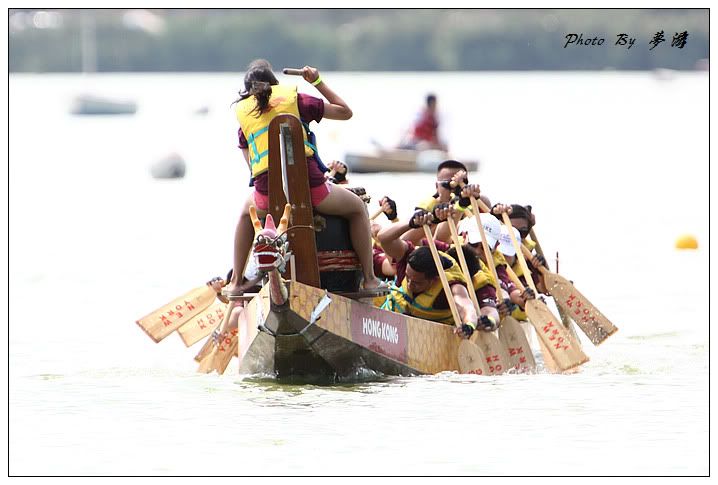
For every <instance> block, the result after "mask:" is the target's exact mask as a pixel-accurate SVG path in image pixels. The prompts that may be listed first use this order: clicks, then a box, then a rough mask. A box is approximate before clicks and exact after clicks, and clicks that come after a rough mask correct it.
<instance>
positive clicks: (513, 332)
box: [469, 195, 536, 372]
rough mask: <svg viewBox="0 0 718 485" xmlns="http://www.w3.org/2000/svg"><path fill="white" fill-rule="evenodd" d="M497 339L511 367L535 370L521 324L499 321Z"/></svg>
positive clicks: (492, 267)
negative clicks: (503, 347)
mask: <svg viewBox="0 0 718 485" xmlns="http://www.w3.org/2000/svg"><path fill="white" fill-rule="evenodd" d="M469 200H470V201H471V209H472V211H473V213H474V217H475V218H476V225H477V226H478V227H479V234H480V235H481V246H482V248H483V250H484V256H485V257H486V263H487V266H488V267H489V269H490V270H491V276H492V277H493V279H494V282H495V283H496V296H497V297H498V298H500V299H503V293H502V288H501V281H500V280H499V276H498V275H497V274H496V264H494V256H493V254H492V252H491V248H489V243H488V240H487V239H486V233H485V231H484V225H483V224H482V223H481V217H480V216H479V214H480V213H481V211H480V210H479V205H478V202H477V200H476V198H475V197H474V196H473V195H472V196H470V197H469ZM499 338H500V339H502V340H503V343H504V345H505V346H506V348H507V351H508V354H509V355H508V360H509V361H510V362H511V367H512V368H514V369H517V370H518V371H520V372H525V371H531V370H534V369H535V368H536V360H535V359H534V356H533V352H532V351H531V345H529V342H528V340H527V339H526V334H525V333H524V330H523V328H521V324H519V322H517V321H516V319H515V318H514V317H512V316H511V315H507V316H505V317H504V318H502V319H501V323H500V325H499Z"/></svg>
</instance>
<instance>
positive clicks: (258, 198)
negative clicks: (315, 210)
mask: <svg viewBox="0 0 718 485" xmlns="http://www.w3.org/2000/svg"><path fill="white" fill-rule="evenodd" d="M309 192H310V193H311V195H312V207H316V206H318V205H319V204H321V203H322V201H323V200H324V199H326V198H327V196H328V195H329V192H331V187H330V185H329V183H326V182H325V183H323V184H322V185H317V186H316V187H311V188H310V189H309ZM254 204H255V205H256V206H257V209H259V210H263V211H266V210H267V209H269V195H264V194H260V193H259V192H257V191H256V190H255V191H254Z"/></svg>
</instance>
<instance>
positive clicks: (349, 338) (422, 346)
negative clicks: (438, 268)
mask: <svg viewBox="0 0 718 485" xmlns="http://www.w3.org/2000/svg"><path fill="white" fill-rule="evenodd" d="M301 130H302V125H301V123H300V121H299V119H297V118H296V117H294V116H291V115H281V116H278V117H276V118H275V119H274V120H273V121H272V122H271V124H270V126H269V137H270V141H269V154H268V156H269V210H268V214H267V215H266V216H265V218H264V221H263V222H262V221H260V220H259V219H255V220H254V224H255V234H256V241H255V244H254V247H253V252H254V257H256V259H257V265H258V269H259V270H260V271H261V273H262V274H264V283H263V286H262V287H261V290H260V291H259V292H258V293H257V294H256V296H254V297H253V298H252V299H251V300H246V299H245V301H244V309H243V311H242V312H241V316H240V318H239V325H238V329H237V335H236V339H237V342H236V343H235V344H234V345H231V344H230V345H228V346H227V350H228V351H233V350H234V349H236V355H237V356H238V357H239V370H240V373H242V374H256V373H268V374H273V375H275V376H276V377H277V378H279V379H284V380H301V381H314V380H329V381H345V380H356V379H362V378H363V377H372V376H376V375H387V376H409V375H418V374H436V373H439V372H443V371H459V369H460V362H459V361H460V348H461V347H462V345H463V344H464V343H465V342H466V341H465V340H464V341H463V342H462V339H461V338H460V337H458V336H457V335H455V334H454V327H453V326H452V325H446V324H441V323H436V322H432V321H427V320H423V319H419V318H414V317H412V316H408V315H403V314H399V313H395V312H391V311H387V310H383V309H381V308H378V307H377V306H375V305H374V304H373V300H374V299H375V298H377V297H381V296H382V295H383V294H385V293H386V292H387V291H388V289H381V290H363V289H361V288H360V282H361V266H360V264H359V260H358V258H357V256H356V254H355V253H354V251H353V249H352V247H351V243H350V240H349V227H348V222H347V221H346V220H344V219H343V218H340V217H336V216H328V215H325V214H320V213H318V212H315V211H314V210H313V208H312V205H311V199H310V192H309V185H308V182H307V180H308V179H307V174H306V159H305V155H304V149H303V139H302V132H301ZM260 219H261V218H260ZM274 221H280V223H279V226H278V227H277V226H275V222H274ZM477 333H478V332H477ZM228 343H229V342H228ZM473 350H474V351H478V352H479V353H478V354H476V353H472V354H471V357H469V359H470V360H471V359H473V361H474V363H475V366H476V369H475V370H474V372H475V373H478V374H481V373H483V372H484V369H486V366H485V364H484V361H485V360H486V356H485V355H484V354H482V353H481V351H480V350H479V348H478V347H476V346H474V349H473ZM520 351H521V352H524V351H525V352H526V353H530V352H531V350H530V349H529V348H522V349H520ZM489 360H490V357H489ZM468 365H471V364H468Z"/></svg>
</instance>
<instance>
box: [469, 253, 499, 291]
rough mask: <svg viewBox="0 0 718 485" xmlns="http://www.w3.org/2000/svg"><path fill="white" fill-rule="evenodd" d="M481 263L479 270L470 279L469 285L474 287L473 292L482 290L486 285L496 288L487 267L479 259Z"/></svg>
mask: <svg viewBox="0 0 718 485" xmlns="http://www.w3.org/2000/svg"><path fill="white" fill-rule="evenodd" d="M479 263H481V269H480V270H479V271H477V272H476V274H475V275H474V276H473V277H472V278H471V283H472V284H473V285H474V291H477V290H479V289H480V288H483V287H484V286H486V285H491V286H493V287H494V289H495V288H496V282H495V281H494V275H492V274H491V271H490V270H489V267H488V266H486V264H484V262H483V261H481V260H480V259H479Z"/></svg>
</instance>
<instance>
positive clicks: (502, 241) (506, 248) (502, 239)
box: [499, 226, 521, 256]
mask: <svg viewBox="0 0 718 485" xmlns="http://www.w3.org/2000/svg"><path fill="white" fill-rule="evenodd" d="M511 229H513V230H514V236H516V240H517V241H521V234H519V231H518V229H516V228H515V227H513V226H512V227H511ZM519 244H521V243H519ZM499 251H501V252H502V253H503V254H504V255H505V256H514V255H515V254H516V249H514V243H513V242H512V241H511V236H510V235H509V231H508V229H507V228H506V226H501V234H499Z"/></svg>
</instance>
